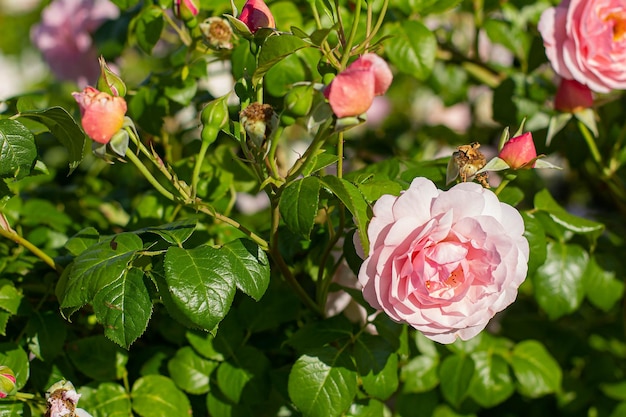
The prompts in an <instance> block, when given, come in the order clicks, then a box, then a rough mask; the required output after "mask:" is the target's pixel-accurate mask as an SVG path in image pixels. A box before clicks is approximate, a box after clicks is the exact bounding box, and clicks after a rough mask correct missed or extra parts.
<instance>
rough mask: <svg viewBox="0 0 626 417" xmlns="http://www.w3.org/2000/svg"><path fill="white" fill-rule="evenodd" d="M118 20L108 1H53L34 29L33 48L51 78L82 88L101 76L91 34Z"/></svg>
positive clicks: (117, 10) (116, 11)
mask: <svg viewBox="0 0 626 417" xmlns="http://www.w3.org/2000/svg"><path fill="white" fill-rule="evenodd" d="M118 16H119V9H118V8H117V7H116V6H115V5H114V4H113V3H111V2H110V1H109V0H54V1H53V2H52V3H50V5H49V6H47V7H46V8H45V9H44V10H43V12H42V18H41V23H40V24H38V25H36V26H33V30H32V31H31V38H32V41H33V44H34V45H35V46H36V47H37V48H38V49H39V50H40V51H41V52H42V54H43V56H44V59H45V60H46V62H48V65H50V69H51V70H52V72H53V73H54V75H55V76H56V77H57V78H59V79H61V80H73V81H75V82H76V83H77V84H78V85H79V86H81V87H84V86H86V85H87V84H89V83H95V82H96V80H97V79H98V75H99V73H100V67H99V66H98V54H97V51H96V49H95V46H94V44H93V40H92V38H91V34H92V33H94V32H95V31H96V29H98V27H100V26H101V25H102V24H103V23H104V22H105V21H106V20H109V19H115V18H117V17H118Z"/></svg>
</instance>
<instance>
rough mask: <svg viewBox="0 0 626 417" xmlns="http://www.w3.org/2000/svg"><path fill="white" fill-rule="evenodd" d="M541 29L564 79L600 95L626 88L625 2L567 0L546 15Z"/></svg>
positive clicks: (544, 41) (553, 63)
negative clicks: (586, 87) (578, 83)
mask: <svg viewBox="0 0 626 417" xmlns="http://www.w3.org/2000/svg"><path fill="white" fill-rule="evenodd" d="M538 29H539V32H541V36H542V37H543V44H544V46H545V48H546V55H547V56H548V59H549V60H550V63H551V64H552V67H554V70H555V71H556V73H557V74H559V75H560V76H561V77H563V78H567V79H573V80H576V81H578V82H580V83H581V84H585V85H586V86H588V87H589V88H590V89H592V90H593V91H596V92H599V93H608V92H609V91H611V90H612V89H619V90H624V89H626V71H624V68H626V3H625V2H624V0H564V1H563V2H562V3H561V4H560V5H559V6H558V7H551V8H549V9H547V10H545V11H544V12H543V14H542V15H541V19H540V20H539V25H538Z"/></svg>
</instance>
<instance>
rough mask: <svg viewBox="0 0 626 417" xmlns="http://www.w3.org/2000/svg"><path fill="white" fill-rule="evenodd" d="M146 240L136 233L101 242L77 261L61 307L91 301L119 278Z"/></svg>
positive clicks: (77, 258)
mask: <svg viewBox="0 0 626 417" xmlns="http://www.w3.org/2000/svg"><path fill="white" fill-rule="evenodd" d="M142 248H143V243H142V242H141V239H140V238H139V237H137V235H135V234H133V233H122V234H119V235H116V236H114V237H113V238H110V239H106V240H104V241H102V242H99V243H97V244H95V245H93V246H91V247H90V248H89V249H87V250H85V251H84V252H82V253H81V254H80V255H79V256H78V257H76V259H75V260H74V266H73V268H72V271H71V272H70V276H69V279H68V282H67V287H66V293H65V296H64V298H63V302H62V303H61V307H63V308H66V307H77V306H82V305H84V304H86V303H88V302H90V301H91V300H92V299H93V298H94V297H95V296H96V294H97V293H98V292H99V291H100V290H101V289H103V288H104V287H106V286H108V285H111V284H112V283H113V282H115V281H118V280H119V279H120V278H121V277H122V274H124V272H125V271H126V269H127V268H128V265H129V264H130V263H131V262H132V261H133V259H134V258H135V256H136V254H137V251H139V250H141V249H142Z"/></svg>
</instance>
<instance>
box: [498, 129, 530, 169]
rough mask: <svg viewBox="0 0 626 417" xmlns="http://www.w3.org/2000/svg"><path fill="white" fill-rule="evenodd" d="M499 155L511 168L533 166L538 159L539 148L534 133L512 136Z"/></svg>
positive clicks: (528, 167)
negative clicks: (534, 140) (536, 146)
mask: <svg viewBox="0 0 626 417" xmlns="http://www.w3.org/2000/svg"><path fill="white" fill-rule="evenodd" d="M498 157H499V158H500V159H502V160H503V161H504V162H506V163H507V164H508V165H509V167H510V168H511V169H530V168H533V167H534V166H535V161H536V160H537V150H536V149H535V143H534V142H533V136H532V134H531V133H530V132H526V133H524V134H522V135H520V136H517V137H514V138H511V139H510V140H509V141H508V142H506V143H505V144H504V146H503V147H502V150H501V151H500V154H499V155H498Z"/></svg>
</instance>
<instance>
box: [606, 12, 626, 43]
mask: <svg viewBox="0 0 626 417" xmlns="http://www.w3.org/2000/svg"><path fill="white" fill-rule="evenodd" d="M604 21H605V22H611V23H613V41H614V42H619V41H621V40H623V39H625V38H626V12H612V13H609V14H608V15H607V16H606V17H605V18H604Z"/></svg>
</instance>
